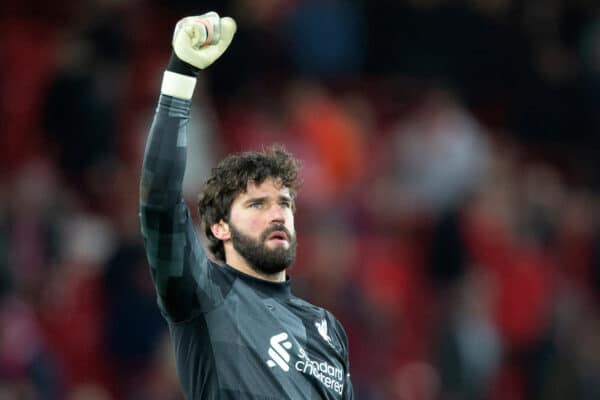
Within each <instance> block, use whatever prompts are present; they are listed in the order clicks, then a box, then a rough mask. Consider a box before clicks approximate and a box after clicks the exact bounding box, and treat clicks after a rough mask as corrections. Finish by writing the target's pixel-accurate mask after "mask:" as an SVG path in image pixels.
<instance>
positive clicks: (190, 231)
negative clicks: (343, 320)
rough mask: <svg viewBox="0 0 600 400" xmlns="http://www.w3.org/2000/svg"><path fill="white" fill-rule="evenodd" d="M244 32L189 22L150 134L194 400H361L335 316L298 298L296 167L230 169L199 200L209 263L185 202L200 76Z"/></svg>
mask: <svg viewBox="0 0 600 400" xmlns="http://www.w3.org/2000/svg"><path fill="white" fill-rule="evenodd" d="M235 30H236V25H235V22H234V21H233V20H232V19H231V18H220V17H219V16H218V15H217V14H216V13H213V12H211V13H208V14H204V15H201V16H199V17H187V18H184V19H182V20H181V21H180V22H179V23H178V24H177V26H176V27H175V33H174V36H173V50H174V51H173V54H172V56H171V60H170V62H169V66H168V67H167V70H166V71H165V73H164V77H163V82H162V86H161V96H160V99H159V103H158V107H157V109H156V113H155V116H154V121H153V124H152V127H151V129H150V137H149V140H148V143H147V147H146V154H145V157H144V165H143V170H142V182H141V192H140V193H141V194H140V197H141V198H140V202H141V205H140V207H141V213H140V216H141V224H142V234H143V236H144V240H145V245H146V252H147V255H148V259H149V263H150V268H151V272H152V277H153V280H154V284H155V286H156V290H157V293H158V303H159V306H160V309H161V311H162V313H163V315H164V317H165V318H166V320H167V321H168V323H169V329H170V332H171V337H172V340H173V344H174V348H175V356H176V359H177V370H178V374H179V378H180V381H181V385H182V388H183V391H184V393H185V396H186V398H187V399H221V400H222V399H352V398H353V397H354V396H353V389H352V384H351V382H350V374H349V365H348V341H347V338H346V335H345V333H344V331H343V329H342V327H341V325H340V323H339V322H338V321H337V320H336V319H335V317H333V315H331V313H329V312H328V311H326V310H324V309H322V308H319V307H316V306H313V305H311V304H309V303H307V302H305V301H303V300H301V299H299V298H297V297H294V296H293V295H292V294H291V292H290V281H289V278H288V277H287V275H286V269H287V268H288V267H289V266H290V265H291V264H292V263H293V261H294V258H295V252H296V234H295V229H294V202H295V196H296V190H297V189H298V163H297V162H296V160H294V159H293V158H292V157H291V156H290V154H288V153H287V152H286V151H285V150H283V149H282V148H277V147H273V148H272V149H270V150H269V151H267V152H262V153H243V154H240V155H232V156H229V157H227V158H225V159H224V160H223V161H221V162H220V163H219V165H218V166H217V167H216V168H214V169H213V174H212V176H211V177H210V178H209V179H208V180H207V182H206V183H205V185H204V188H203V190H202V193H201V194H200V200H199V204H198V208H199V212H200V217H201V225H202V229H203V231H204V233H205V234H206V237H207V239H208V248H209V249H210V251H211V252H212V253H213V256H214V257H215V258H216V259H217V260H219V261H221V262H222V265H219V264H216V263H213V262H212V261H211V260H209V258H208V257H207V254H206V253H205V251H204V249H203V247H202V246H201V244H200V242H199V240H198V238H197V236H196V234H195V230H194V226H193V223H192V219H191V216H190V212H189V210H188V208H187V207H186V205H185V204H184V202H183V199H182V193H181V185H182V179H183V174H184V169H185V157H186V135H187V132H186V131H187V125H188V120H189V114H190V104H191V98H192V94H193V90H194V85H195V83H196V75H197V74H198V73H199V72H200V70H201V69H204V68H206V67H207V66H209V65H210V64H211V63H213V62H214V61H215V60H216V59H217V58H218V57H220V56H221V54H223V52H224V51H225V50H226V49H227V47H228V46H229V44H230V43H231V40H232V38H233V35H234V33H235Z"/></svg>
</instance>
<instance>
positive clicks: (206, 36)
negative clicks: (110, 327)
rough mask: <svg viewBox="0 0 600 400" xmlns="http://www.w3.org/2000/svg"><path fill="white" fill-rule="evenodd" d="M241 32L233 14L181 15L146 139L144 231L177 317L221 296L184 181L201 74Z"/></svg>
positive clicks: (165, 307) (162, 298)
mask: <svg viewBox="0 0 600 400" xmlns="http://www.w3.org/2000/svg"><path fill="white" fill-rule="evenodd" d="M234 33H235V23H234V22H233V20H232V19H231V18H219V16H218V15H217V14H216V13H208V14H204V15H202V16H199V17H188V18H184V19H182V20H181V21H179V23H178V24H177V26H176V28H175V33H174V36H173V50H174V52H173V55H172V57H171V61H170V63H169V66H168V68H167V71H165V73H164V76H163V82H162V86H161V95H160V98H159V101H158V106H157V108H156V111H155V114H154V120H153V123H152V126H151V128H150V134H149V138H148V142H147V144H146V151H145V154H144V161H143V166H142V176H141V184H140V220H141V228H142V236H143V238H144V243H145V246H146V253H147V256H148V261H149V264H150V269H151V273H152V278H153V281H154V284H155V287H156V291H157V295H158V302H159V305H160V308H161V311H162V312H163V315H165V317H167V318H168V319H169V320H172V321H181V320H185V319H188V318H191V317H194V316H195V315H197V314H198V313H200V312H202V311H205V310H206V309H207V308H209V307H211V306H213V305H214V304H215V303H217V302H218V301H219V300H220V298H221V297H222V294H221V293H220V291H219V286H218V285H216V284H215V282H213V279H212V278H211V276H210V275H211V270H210V268H209V260H208V258H207V257H206V255H205V253H204V250H203V248H202V246H201V245H200V243H199V241H198V238H197V236H196V234H195V229H194V226H193V224H192V219H191V216H190V212H189V210H188V208H187V207H186V205H185V203H184V201H183V197H182V182H183V175H184V172H185V161H186V143H187V126H188V122H189V115H190V107H191V98H192V94H193V91H194V86H195V84H196V74H197V73H198V71H199V70H200V69H202V68H206V67H207V66H208V65H210V64H211V63H212V62H214V61H215V60H216V59H217V58H218V57H219V56H220V55H221V54H222V53H223V52H224V51H225V49H226V48H227V46H228V45H229V43H230V42H231V39H232V37H233V34H234Z"/></svg>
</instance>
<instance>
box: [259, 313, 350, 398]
mask: <svg viewBox="0 0 600 400" xmlns="http://www.w3.org/2000/svg"><path fill="white" fill-rule="evenodd" d="M315 325H317V324H315ZM319 326H321V327H322V328H319ZM323 327H324V328H323ZM317 329H319V333H320V334H321V336H323V338H324V339H325V340H326V341H327V342H328V343H330V344H331V342H330V341H331V338H330V337H329V336H328V335H327V322H326V321H325V320H323V324H319V325H317ZM323 332H324V333H325V335H324V334H323ZM288 339H289V336H288V334H287V333H285V332H281V333H278V334H277V335H274V336H272V337H271V339H269V349H268V350H267V353H268V354H269V357H270V358H269V359H268V360H267V365H268V366H269V368H275V367H279V368H281V369H282V370H283V371H284V372H288V371H289V370H290V366H293V367H294V369H295V370H296V371H298V372H301V373H302V374H305V375H309V376H312V377H314V378H316V379H317V380H318V381H319V382H320V383H321V384H322V385H323V386H325V387H326V388H327V389H329V390H332V391H334V392H335V393H337V394H339V395H342V393H343V392H344V371H343V370H342V369H341V368H339V367H336V366H334V365H331V364H330V363H328V362H327V361H317V360H312V359H311V358H310V357H309V356H308V354H307V353H306V351H305V350H304V349H303V348H302V347H300V346H298V349H297V352H293V351H292V347H293V345H292V342H291V341H290V340H288ZM288 350H289V351H288ZM290 353H291V354H290ZM294 356H295V358H296V359H295V360H292V357H294Z"/></svg>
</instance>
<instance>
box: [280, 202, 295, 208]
mask: <svg viewBox="0 0 600 400" xmlns="http://www.w3.org/2000/svg"><path fill="white" fill-rule="evenodd" d="M279 204H280V205H281V207H283V208H290V207H291V206H292V202H290V201H282V202H281V203H279Z"/></svg>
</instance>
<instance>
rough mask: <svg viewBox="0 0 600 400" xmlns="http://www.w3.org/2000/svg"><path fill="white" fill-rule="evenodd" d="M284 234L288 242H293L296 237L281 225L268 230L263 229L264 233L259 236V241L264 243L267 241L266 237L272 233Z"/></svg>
mask: <svg viewBox="0 0 600 400" xmlns="http://www.w3.org/2000/svg"><path fill="white" fill-rule="evenodd" d="M278 231H281V232H285V234H286V235H287V237H288V240H289V241H290V242H294V241H295V240H296V235H292V233H291V232H290V231H289V230H288V229H287V228H286V227H285V225H283V224H274V225H271V226H270V227H269V228H267V229H265V230H264V232H263V233H262V234H261V235H260V241H261V242H264V241H265V240H267V237H268V236H269V235H270V234H271V233H273V232H278Z"/></svg>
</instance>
